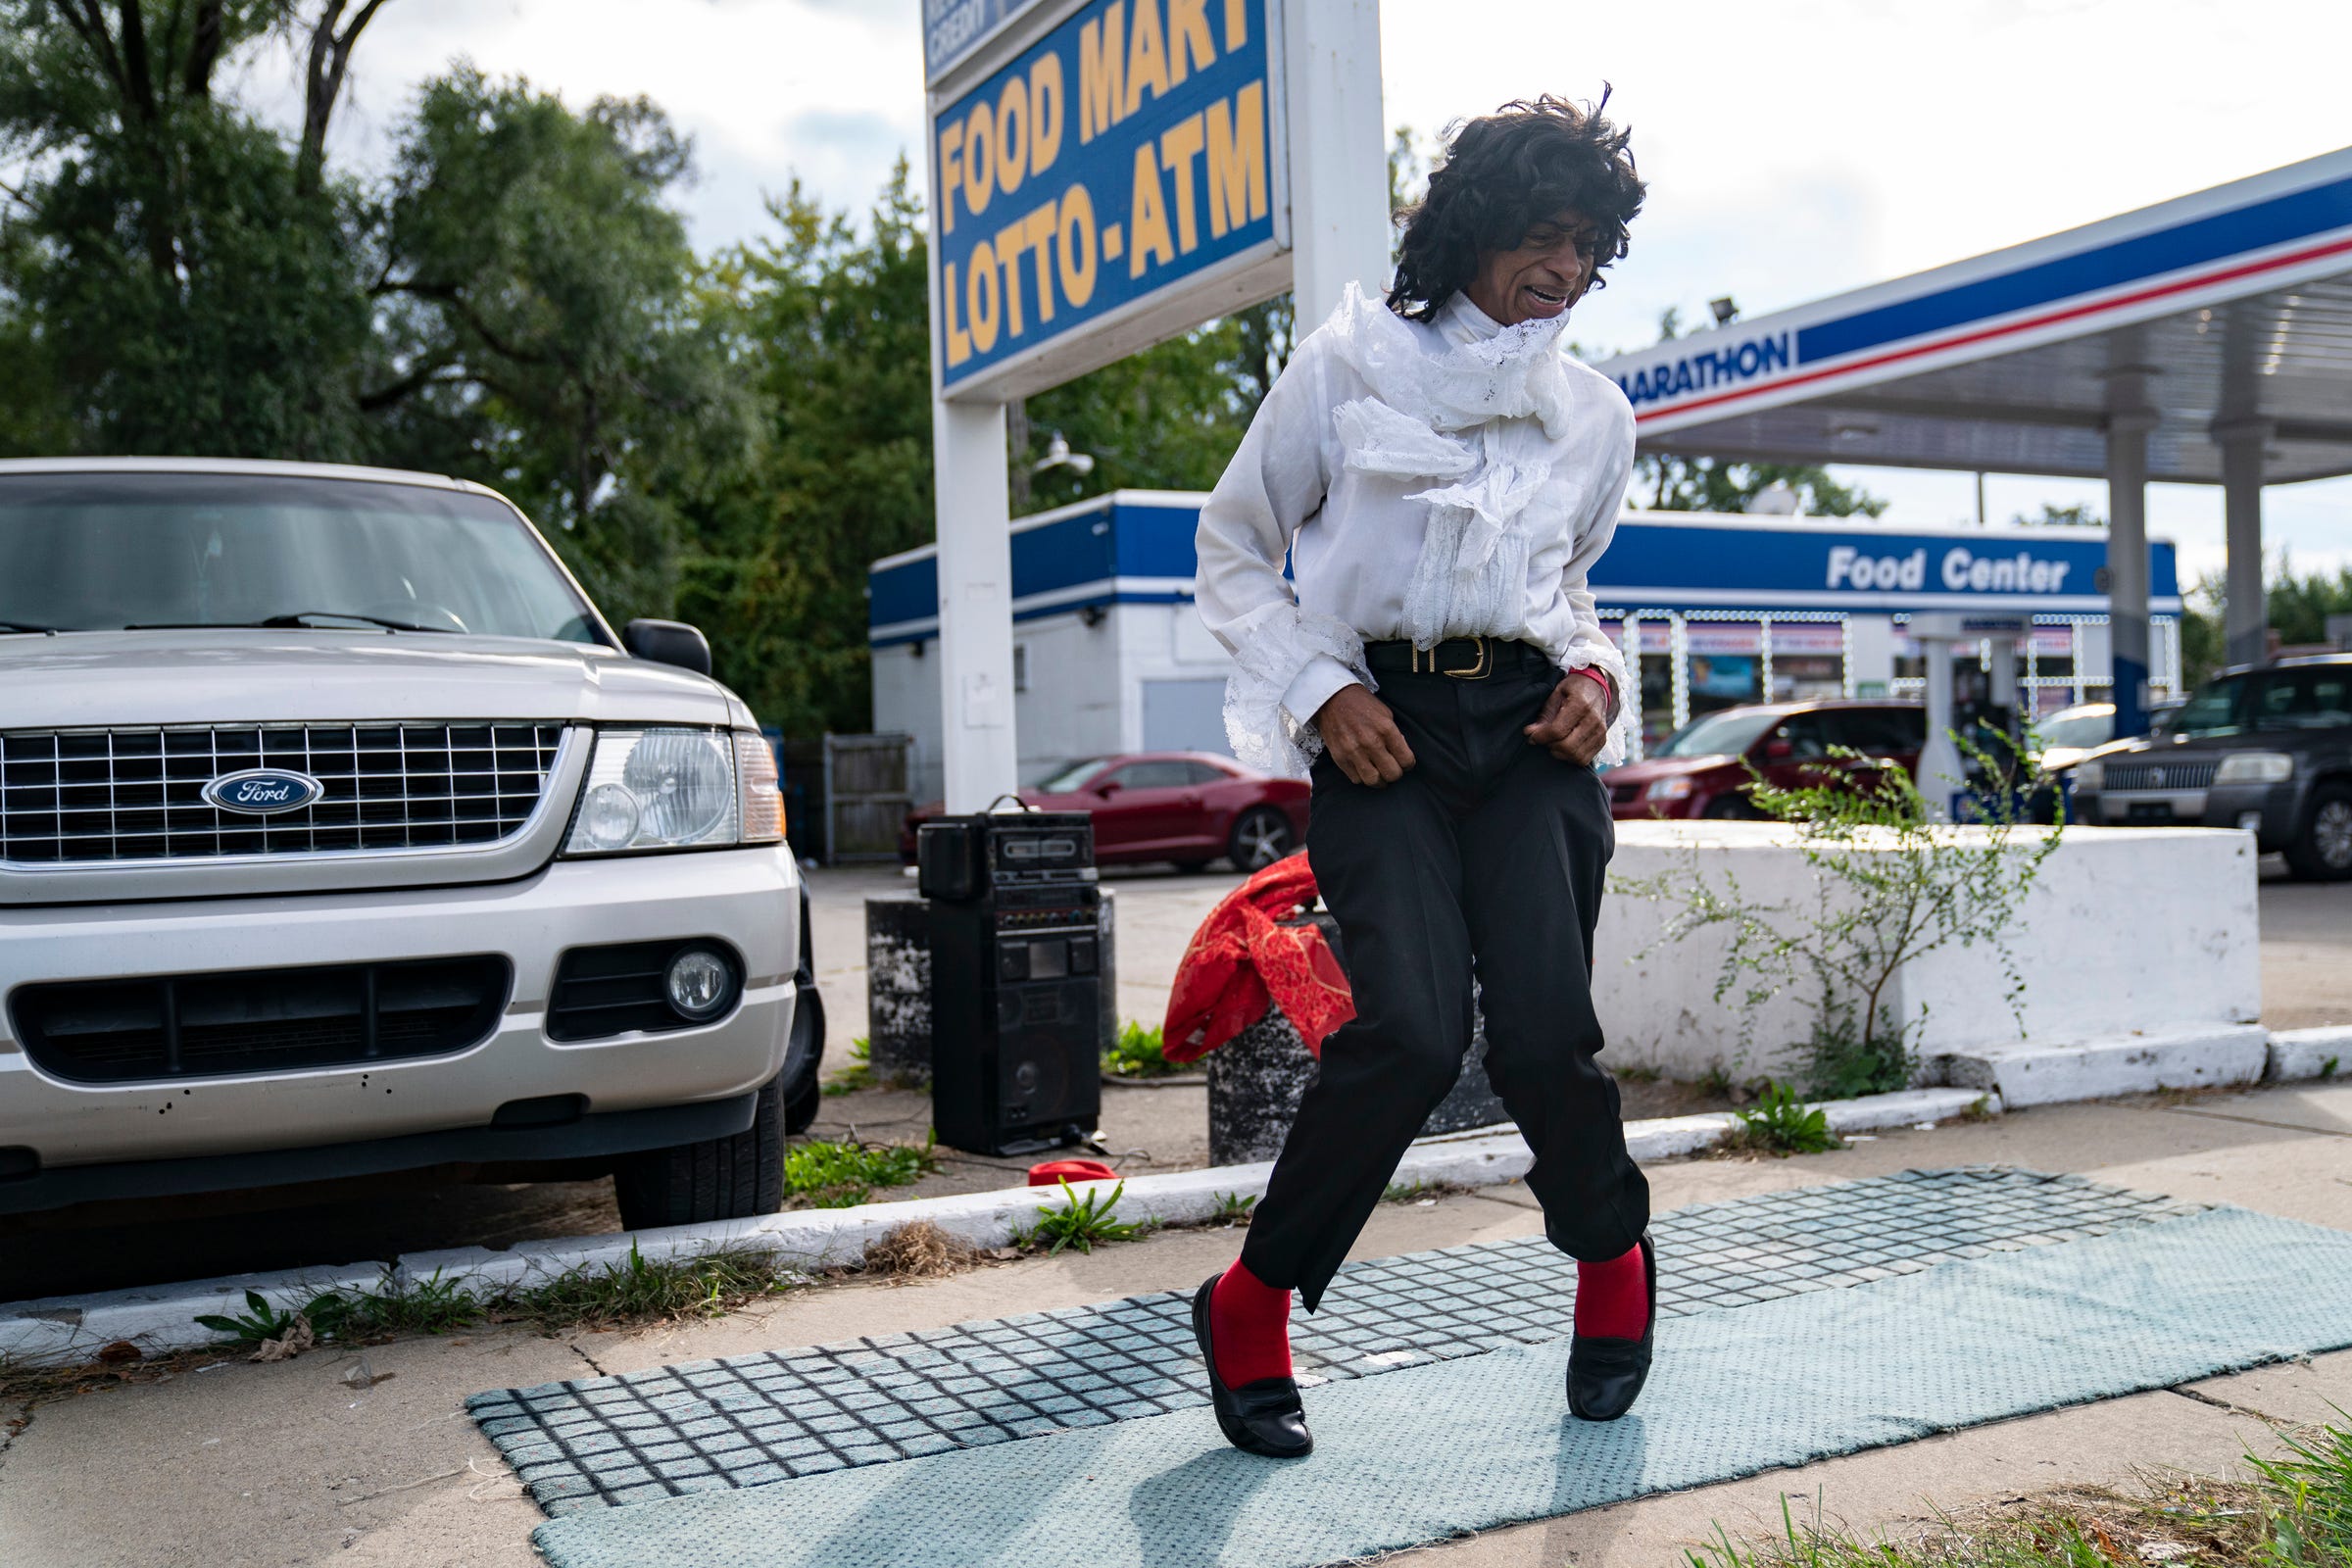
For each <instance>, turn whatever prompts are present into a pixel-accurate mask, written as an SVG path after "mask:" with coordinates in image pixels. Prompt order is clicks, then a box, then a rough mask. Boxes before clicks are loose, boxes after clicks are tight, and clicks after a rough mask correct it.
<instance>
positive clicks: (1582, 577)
mask: <svg viewBox="0 0 2352 1568" xmlns="http://www.w3.org/2000/svg"><path fill="white" fill-rule="evenodd" d="M1566 324H1567V322H1566V319H1565V318H1564V317H1563V318H1555V319H1552V320H1548V321H1529V322H1524V323H1522V324H1520V325H1517V326H1507V327H1506V326H1498V325H1496V324H1495V321H1494V320H1493V319H1491V318H1489V317H1488V316H1487V315H1486V313H1485V312H1483V311H1481V310H1479V309H1478V307H1476V306H1475V305H1472V304H1471V303H1470V301H1469V300H1468V298H1467V297H1465V296H1462V295H1456V296H1455V297H1454V298H1453V299H1452V300H1451V301H1450V302H1448V303H1447V305H1446V308H1445V309H1444V310H1443V311H1441V312H1440V313H1439V314H1438V318H1437V319H1436V320H1434V321H1430V322H1419V321H1408V320H1406V319H1403V318H1402V317H1399V316H1397V315H1396V314H1395V313H1394V312H1392V311H1390V310H1388V309H1387V308H1386V307H1385V306H1383V305H1381V304H1380V303H1378V302H1377V301H1375V300H1372V299H1370V298H1368V297H1367V296H1366V295H1365V294H1364V293H1363V291H1362V290H1361V289H1360V288H1357V287H1354V286H1352V285H1351V286H1350V287H1349V289H1348V297H1347V299H1346V300H1344V301H1343V302H1342V303H1341V305H1340V308H1339V309H1338V310H1337V311H1336V312H1334V313H1333V315H1332V318H1331V319H1330V320H1329V321H1326V322H1325V323H1324V324H1323V325H1322V327H1320V328H1319V329H1317V330H1316V331H1315V332H1313V333H1311V334H1310V335H1309V336H1308V337H1307V338H1306V339H1305V340H1304V341H1303V342H1301V343H1300V344H1299V347H1298V350H1297V352H1296V353H1295V354H1294V355H1293V356H1292V358H1291V363H1290V365H1289V367H1288V368H1285V369H1284V371H1283V373H1282V375H1281V376H1280V377H1279V378H1278V379H1277V380H1276V381H1275V383H1274V389H1273V391H1272V392H1271V393H1270V394H1268V396H1267V398H1266V400H1265V402H1264V404H1263V405H1261V406H1260V407H1259V409H1258V412H1257V417H1256V418H1254V419H1253V420H1252V421H1251V422H1250V431H1249V433H1248V434H1247V435H1246V436H1244V437H1243V440H1242V444H1241V447H1240V448H1239V450H1237V451H1236V452H1235V454H1234V458H1233V462H1232V464H1231V465H1230V466H1228V467H1227V468H1226V470H1225V474H1224V477H1223V478H1222V479H1220V480H1219V481H1218V482H1217V488H1216V490H1215V492H1214V493H1213V494H1212V495H1211V496H1210V497H1209V500H1208V504H1207V505H1206V506H1205V507H1203V508H1202V509H1201V531H1200V537H1199V541H1198V546H1199V556H1200V576H1199V578H1198V580H1197V582H1196V584H1195V591H1196V594H1197V596H1198V598H1199V602H1200V608H1201V618H1202V619H1203V620H1205V621H1206V622H1207V624H1208V628H1209V630H1210V631H1211V632H1213V633H1215V634H1216V636H1217V639H1218V640H1219V641H1220V642H1222V643H1223V644H1224V645H1225V647H1226V648H1227V649H1228V650H1230V651H1231V652H1232V654H1233V657H1234V661H1235V663H1236V664H1237V665H1238V666H1239V667H1238V669H1237V671H1236V673H1235V674H1234V676H1233V678H1232V680H1231V682H1230V683H1229V684H1228V686H1227V689H1226V696H1225V725H1226V732H1227V735H1228V737H1229V738H1230V739H1231V741H1232V743H1233V749H1234V754H1235V755H1236V756H1237V757H1239V758H1240V759H1241V760H1243V761H1245V762H1248V763H1250V764H1251V765H1252V766H1255V767H1260V768H1264V769H1265V770H1266V771H1268V772H1273V773H1284V774H1292V775H1296V774H1299V773H1301V772H1303V771H1304V770H1305V766H1306V762H1307V760H1309V759H1311V758H1312V757H1313V755H1314V754H1315V753H1316V752H1317V751H1319V750H1320V749H1321V744H1320V742H1319V741H1318V740H1317V739H1316V737H1315V735H1314V731H1313V728H1312V724H1311V720H1312V719H1313V717H1314V715H1315V713H1316V712H1317V711H1319V710H1320V709H1321V708H1322V706H1323V704H1324V703H1325V702H1327V701H1329V700H1330V698H1331V695H1332V694H1333V693H1334V692H1336V691H1338V690H1339V689H1340V688H1341V687H1343V686H1346V685H1348V684H1349V683H1350V682H1361V683H1362V684H1364V685H1365V686H1367V687H1370V686H1373V685H1375V682H1374V681H1373V679H1372V677H1371V673H1370V671H1368V670H1367V669H1366V668H1365V667H1364V657H1363V645H1364V644H1365V643H1366V642H1367V641H1381V640H1385V639H1390V638H1409V639H1411V640H1412V641H1413V642H1414V643H1416V644H1418V645H1420V646H1422V647H1428V646H1430V645H1431V644H1434V643H1436V642H1439V641H1441V640H1442V639H1444V638H1446V637H1460V636H1472V635H1485V636H1494V637H1504V638H1513V639H1521V640H1525V641H1527V642H1532V643H1535V644H1537V645H1538V646H1539V647H1541V648H1543V649H1544V651H1545V652H1546V653H1548V654H1549V655H1550V656H1551V657H1552V659H1553V661H1554V662H1557V663H1558V664H1559V665H1560V666H1561V667H1562V668H1582V667H1586V666H1591V667H1593V668H1597V669H1599V670H1600V671H1601V672H1602V673H1603V674H1605V675H1606V676H1608V678H1609V682H1610V685H1611V688H1612V690H1614V691H1616V692H1618V693H1620V694H1625V693H1627V692H1629V691H1630V690H1631V688H1630V687H1629V685H1628V683H1627V680H1626V671H1625V666H1624V662H1623V661H1622V660H1621V659H1620V657H1619V656H1618V653H1617V650H1616V648H1615V647H1614V646H1613V645H1612V644H1611V643H1610V642H1609V640H1608V639H1607V637H1605V636H1604V635H1602V633H1601V630H1600V623H1599V620H1598V618H1597V617H1596V616H1595V615H1594V614H1593V596H1592V594H1591V592H1590V591H1589V590H1588V589H1587V586H1586V573H1587V571H1588V569H1589V568H1590V567H1591V565H1592V564H1593V562H1594V561H1596V560H1598V559H1599V557H1600V554H1601V552H1602V551H1603V550H1605V549H1607V548H1608V543H1609V539H1610V536H1611V535H1612V534H1613V533H1614V531H1615V529H1616V523H1617V512H1618V509H1619V507H1620V506H1622V505H1623V503H1624V499H1625V488H1626V484H1627V481H1628V480H1629V479H1630V478H1631V476H1632V472H1633V458H1634V420H1633V411H1632V409H1631V408H1630V407H1629V406H1628V405H1627V403H1626V400H1625V396H1624V394H1623V393H1622V392H1620V391H1619V390H1618V388H1617V386H1616V384H1615V383H1614V382H1612V381H1610V380H1609V379H1608V378H1607V377H1605V376H1603V375H1601V374H1599V373H1598V372H1596V371H1594V370H1592V369H1590V368H1587V367H1586V366H1584V365H1583V364H1581V363H1580V362H1578V361H1577V360H1575V359H1573V358H1572V357H1570V356H1569V355H1568V353H1567V352H1566V351H1565V350H1564V349H1563V348H1562V347H1561V345H1560V334H1561V332H1562V330H1563V329H1564V328H1565V326H1566ZM1286 556H1287V557H1288V558H1289V560H1290V562H1291V566H1292V574H1293V577H1295V579H1296V582H1297V590H1296V594H1295V595H1294V592H1293V589H1292V584H1291V582H1290V581H1288V580H1286V579H1285V578H1284V575H1283V569H1282V568H1283V562H1284V559H1285V558H1286ZM1618 707H1619V712H1618V714H1617V717H1616V721H1615V723H1614V724H1613V725H1612V728H1611V732H1610V736H1609V740H1608V744H1607V745H1606V746H1605V747H1604V748H1603V749H1602V751H1601V754H1600V760H1602V761H1604V762H1605V761H1617V760H1622V759H1623V757H1624V755H1625V743H1626V740H1627V738H1628V736H1629V735H1630V734H1631V730H1632V725H1633V723H1634V722H1635V716H1636V710H1637V709H1638V708H1639V704H1638V703H1636V702H1622V701H1621V702H1620V703H1619V705H1618Z"/></svg>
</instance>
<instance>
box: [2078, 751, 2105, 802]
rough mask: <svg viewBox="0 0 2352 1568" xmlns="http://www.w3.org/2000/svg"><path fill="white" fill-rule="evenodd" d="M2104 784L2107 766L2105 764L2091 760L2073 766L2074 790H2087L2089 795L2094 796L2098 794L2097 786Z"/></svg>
mask: <svg viewBox="0 0 2352 1568" xmlns="http://www.w3.org/2000/svg"><path fill="white" fill-rule="evenodd" d="M2106 782H2107V764H2106V763H2105V762H2101V761H2097V760H2091V761H2082V762H2077V763H2076V764H2075V788H2076V789H2078V790H2088V791H2089V792H2090V793H2091V794H2093V795H2096V794H2098V793H2099V786H2100V785H2102V784H2104V783H2106Z"/></svg>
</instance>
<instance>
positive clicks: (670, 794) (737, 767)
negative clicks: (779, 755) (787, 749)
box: [564, 729, 784, 855]
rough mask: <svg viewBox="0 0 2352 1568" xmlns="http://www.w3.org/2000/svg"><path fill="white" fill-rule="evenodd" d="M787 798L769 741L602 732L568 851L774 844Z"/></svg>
mask: <svg viewBox="0 0 2352 1568" xmlns="http://www.w3.org/2000/svg"><path fill="white" fill-rule="evenodd" d="M783 818H784V808H783V797H782V795H781V794H780V793H779V792H778V791H777V788H776V764H775V758H774V755H773V754H772V753H771V752H769V750H768V747H767V742H766V740H765V739H764V738H763V737H761V736H759V735H756V734H749V733H743V734H738V733H735V732H731V731H727V730H708V729H608V730H600V731H598V732H597V737H596V752H595V754H594V755H593V756H592V757H591V758H590V759H589V761H588V781H587V786H586V788H585V789H583V790H582V791H581V793H580V805H579V809H578V810H577V811H576V812H575V813H574V814H573V817H572V822H571V834H570V836H569V838H567V839H566V840H565V841H564V854H566V855H621V854H627V853H630V852H633V851H642V850H683V849H720V848H725V847H728V846H732V845H736V844H773V843H775V842H776V841H777V840H779V839H781V838H782V837H783V836H784V834H783Z"/></svg>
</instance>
